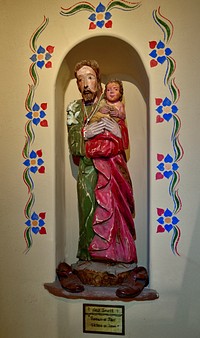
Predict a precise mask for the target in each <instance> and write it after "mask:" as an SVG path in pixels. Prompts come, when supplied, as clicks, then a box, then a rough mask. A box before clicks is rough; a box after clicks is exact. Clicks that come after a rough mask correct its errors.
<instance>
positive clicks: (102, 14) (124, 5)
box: [60, 0, 141, 29]
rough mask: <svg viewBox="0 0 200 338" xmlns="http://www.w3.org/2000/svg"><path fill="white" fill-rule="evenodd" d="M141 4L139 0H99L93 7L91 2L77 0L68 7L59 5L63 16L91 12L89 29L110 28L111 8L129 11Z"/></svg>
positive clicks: (111, 23) (111, 22)
mask: <svg viewBox="0 0 200 338" xmlns="http://www.w3.org/2000/svg"><path fill="white" fill-rule="evenodd" d="M140 6H141V2H140V1H139V2H131V1H126V0H117V1H115V0H113V1H109V2H108V4H107V5H104V4H102V2H100V3H99V4H98V6H97V7H95V6H94V5H93V4H92V3H91V2H88V1H87V2H86V1H79V2H77V3H76V4H74V5H72V6H71V7H69V8H63V7H61V12H60V14H61V15H63V16H71V15H74V14H76V13H78V12H80V11H87V12H91V13H92V14H90V16H89V17H88V19H89V20H90V24H89V29H96V28H103V27H105V28H112V25H113V21H112V20H111V18H112V14H111V10H113V9H118V10H123V11H131V10H134V9H137V8H139V7H140Z"/></svg>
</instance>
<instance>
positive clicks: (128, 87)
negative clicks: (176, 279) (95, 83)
mask: <svg viewBox="0 0 200 338" xmlns="http://www.w3.org/2000/svg"><path fill="white" fill-rule="evenodd" d="M83 59H95V60H97V62H98V63H99V65H100V70H101V75H102V76H101V77H102V83H105V82H106V81H107V80H108V79H110V78H118V79H120V80H122V81H123V84H124V91H125V104H126V114H127V122H128V128H129V138H130V149H129V152H128V154H127V155H128V167H129V171H130V175H131V178H132V182H133V187H134V195H135V203H136V218H135V224H136V233H137V241H136V246H137V252H138V260H139V264H141V265H144V266H148V257H149V224H148V219H149V200H148V196H149V179H148V172H149V114H148V112H149V80H148V76H147V73H146V70H145V67H144V65H143V62H142V60H141V57H140V56H139V54H138V53H137V51H136V50H135V49H134V48H133V46H131V45H130V44H128V43H127V42H126V41H124V40H122V39H119V38H117V37H111V36H97V37H92V38H88V39H86V40H84V41H82V42H80V43H79V44H77V45H76V46H74V47H73V48H72V49H71V50H70V51H69V52H68V53H67V55H66V56H65V58H64V59H63V62H62V64H61V66H60V69H59V72H58V76H57V80H56V87H55V157H56V160H55V174H56V187H55V194H56V262H57V263H59V262H60V261H63V260H65V261H66V262H67V263H69V264H72V263H74V262H76V260H77V259H76V252H77V246H78V232H79V226H78V207H77V195H76V176H77V168H76V167H75V165H74V164H73V163H72V161H71V158H70V155H69V151H68V143H67V128H66V113H65V112H66V106H67V104H68V103H69V102H71V101H73V100H74V99H78V98H80V93H79V91H78V89H77V86H76V81H75V79H74V73H73V70H74V66H75V64H76V63H77V62H78V61H80V60H83Z"/></svg>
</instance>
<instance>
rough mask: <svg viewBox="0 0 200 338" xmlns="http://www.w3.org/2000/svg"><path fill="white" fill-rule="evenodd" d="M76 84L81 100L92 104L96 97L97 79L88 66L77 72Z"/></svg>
mask: <svg viewBox="0 0 200 338" xmlns="http://www.w3.org/2000/svg"><path fill="white" fill-rule="evenodd" d="M77 84H78V89H79V90H80V92H81V94H82V97H83V100H84V101H85V102H86V103H93V102H94V101H95V99H96V97H97V90H98V86H97V77H96V73H95V71H94V70H93V69H92V68H91V67H89V66H83V67H82V68H80V69H79V70H78V71H77Z"/></svg>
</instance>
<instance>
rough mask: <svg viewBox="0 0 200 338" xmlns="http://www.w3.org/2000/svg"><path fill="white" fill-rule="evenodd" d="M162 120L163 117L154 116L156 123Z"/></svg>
mask: <svg viewBox="0 0 200 338" xmlns="http://www.w3.org/2000/svg"><path fill="white" fill-rule="evenodd" d="M163 121H164V119H163V117H161V116H160V115H157V116H156V123H161V122H163Z"/></svg>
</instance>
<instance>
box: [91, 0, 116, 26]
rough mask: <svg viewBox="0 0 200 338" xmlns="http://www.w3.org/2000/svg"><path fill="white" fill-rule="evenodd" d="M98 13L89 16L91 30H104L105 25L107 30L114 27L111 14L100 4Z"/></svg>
mask: <svg viewBox="0 0 200 338" xmlns="http://www.w3.org/2000/svg"><path fill="white" fill-rule="evenodd" d="M95 11H96V13H93V14H91V15H90V16H89V18H88V19H89V20H90V21H92V22H91V23H90V26H89V29H95V28H96V27H99V28H102V27H103V26H104V25H105V27H106V28H111V27H112V21H111V20H110V18H111V17H112V15H111V13H110V12H108V11H106V7H105V6H104V5H103V4H102V3H101V2H100V3H99V5H98V6H97V7H96V10H95Z"/></svg>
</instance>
